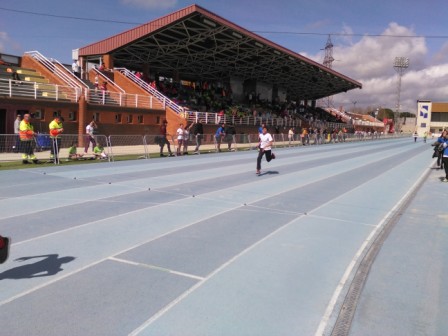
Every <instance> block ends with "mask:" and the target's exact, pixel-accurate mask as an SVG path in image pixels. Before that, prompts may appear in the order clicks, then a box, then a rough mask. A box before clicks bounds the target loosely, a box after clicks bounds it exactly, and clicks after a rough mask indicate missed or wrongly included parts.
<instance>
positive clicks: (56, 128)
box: [48, 116, 64, 163]
mask: <svg viewBox="0 0 448 336" xmlns="http://www.w3.org/2000/svg"><path fill="white" fill-rule="evenodd" d="M63 121H64V118H62V117H61V116H56V117H54V119H53V121H52V122H51V123H50V124H49V125H48V128H49V130H50V139H51V154H50V160H51V161H54V162H56V163H59V151H60V149H61V134H62V133H63V132H64V128H63V126H62V122H63Z"/></svg>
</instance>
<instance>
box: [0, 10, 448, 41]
mask: <svg viewBox="0 0 448 336" xmlns="http://www.w3.org/2000/svg"><path fill="white" fill-rule="evenodd" d="M0 10H3V11H7V12H14V13H20V14H29V15H37V16H46V17H52V18H58V19H70V20H79V21H91V22H104V23H119V24H126V25H141V24H144V23H146V22H131V21H118V20H104V19H93V18H86V17H79V16H68V15H56V14H46V13H38V12H30V11H24V10H18V9H11V8H4V7H0ZM252 32H254V33H257V34H284V35H316V36H328V35H332V36H344V37H393V38H426V39H447V38H448V35H392V34H356V33H304V32H292V31H264V30H253V31H252Z"/></svg>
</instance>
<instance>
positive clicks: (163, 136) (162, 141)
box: [159, 120, 174, 157]
mask: <svg viewBox="0 0 448 336" xmlns="http://www.w3.org/2000/svg"><path fill="white" fill-rule="evenodd" d="M167 125H168V121H166V120H164V121H163V123H162V125H161V126H160V136H159V146H160V157H164V156H165V155H163V147H165V145H167V147H168V152H169V153H170V156H174V155H173V152H171V146H170V142H169V141H168V139H167V138H166V136H167V133H166V126H167Z"/></svg>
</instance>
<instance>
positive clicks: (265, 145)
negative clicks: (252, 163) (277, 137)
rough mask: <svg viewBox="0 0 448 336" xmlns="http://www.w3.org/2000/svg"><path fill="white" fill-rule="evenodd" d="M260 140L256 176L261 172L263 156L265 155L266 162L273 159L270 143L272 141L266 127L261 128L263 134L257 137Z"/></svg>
mask: <svg viewBox="0 0 448 336" xmlns="http://www.w3.org/2000/svg"><path fill="white" fill-rule="evenodd" d="M259 139H260V146H259V147H260V149H259V152H258V157H257V175H260V170H261V159H263V155H265V154H266V161H267V162H269V161H271V160H272V159H275V154H274V153H272V149H271V148H272V143H273V141H274V139H273V138H272V135H271V134H270V133H268V130H267V128H266V127H263V132H262V133H261V134H260V135H259Z"/></svg>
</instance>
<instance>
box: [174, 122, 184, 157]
mask: <svg viewBox="0 0 448 336" xmlns="http://www.w3.org/2000/svg"><path fill="white" fill-rule="evenodd" d="M176 134H177V151H176V153H177V156H180V155H182V146H183V144H184V124H180V125H179V128H178V129H177V131H176Z"/></svg>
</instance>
